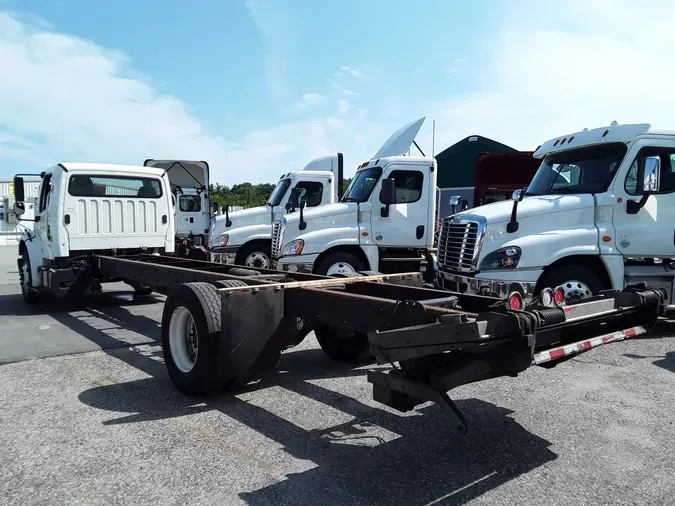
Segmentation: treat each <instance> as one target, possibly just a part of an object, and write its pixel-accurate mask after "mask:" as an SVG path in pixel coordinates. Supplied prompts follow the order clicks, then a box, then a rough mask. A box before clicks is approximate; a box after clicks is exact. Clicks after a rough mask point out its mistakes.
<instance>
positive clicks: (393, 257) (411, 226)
mask: <svg viewBox="0 0 675 506" xmlns="http://www.w3.org/2000/svg"><path fill="white" fill-rule="evenodd" d="M424 119H425V118H421V119H419V120H417V121H414V122H412V123H410V124H408V125H405V126H403V127H402V128H400V129H399V130H398V131H396V132H395V133H394V134H393V135H392V136H391V137H390V138H389V139H388V140H387V142H385V144H384V145H383V146H382V147H381V148H380V150H379V151H378V152H377V153H376V154H375V156H374V157H373V158H372V159H371V160H369V161H368V162H365V163H363V164H361V165H360V166H359V168H358V170H357V171H356V174H355V175H354V177H353V179H352V181H351V184H350V186H349V188H348V189H347V190H346V191H345V193H344V195H343V196H342V199H341V200H340V202H338V203H335V204H329V205H326V206H322V207H320V208H318V209H309V208H308V207H307V206H304V207H303V208H301V210H300V212H297V213H294V214H292V215H286V216H282V217H280V218H279V219H278V220H277V221H276V222H275V224H274V231H273V236H272V256H273V258H274V261H275V267H276V269H278V270H282V271H290V272H307V273H318V274H323V275H335V274H338V273H353V272H359V271H379V272H383V273H390V272H402V271H415V270H420V269H421V270H424V269H426V266H427V265H428V264H429V263H431V262H432V260H430V258H431V257H430V255H429V254H430V251H431V248H432V247H433V243H434V230H435V225H436V201H437V191H436V190H437V189H436V180H437V165H436V160H435V159H434V158H432V157H424V156H422V157H412V156H404V153H406V152H407V151H408V149H409V148H410V146H411V145H412V143H413V141H414V139H415V137H416V136H417V133H418V132H419V129H420V128H421V126H422V123H423V122H424Z"/></svg>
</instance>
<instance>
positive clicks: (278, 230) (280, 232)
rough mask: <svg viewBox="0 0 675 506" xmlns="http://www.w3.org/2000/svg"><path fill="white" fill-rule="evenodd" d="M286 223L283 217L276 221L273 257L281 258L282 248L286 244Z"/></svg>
mask: <svg viewBox="0 0 675 506" xmlns="http://www.w3.org/2000/svg"><path fill="white" fill-rule="evenodd" d="M283 241H284V224H283V221H282V219H281V218H279V219H278V220H277V221H275V222H274V227H273V228H272V258H279V257H280V256H281V248H283V246H284V244H283Z"/></svg>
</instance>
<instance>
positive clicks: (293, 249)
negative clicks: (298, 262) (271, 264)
mask: <svg viewBox="0 0 675 506" xmlns="http://www.w3.org/2000/svg"><path fill="white" fill-rule="evenodd" d="M304 247H305V241H303V240H302V239H296V240H295V241H291V242H289V243H288V244H287V245H286V246H284V249H282V250H281V256H286V255H299V254H300V253H302V248H304Z"/></svg>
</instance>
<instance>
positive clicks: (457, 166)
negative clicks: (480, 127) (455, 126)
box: [436, 135, 517, 188]
mask: <svg viewBox="0 0 675 506" xmlns="http://www.w3.org/2000/svg"><path fill="white" fill-rule="evenodd" d="M515 151H517V150H516V149H514V148H512V147H510V146H507V145H506V144H502V143H501V142H497V141H494V140H492V139H488V138H487V137H483V136H481V135H470V136H468V137H466V138H465V139H462V140H461V141H459V142H457V143H455V144H453V145H452V146H450V147H449V148H447V149H445V150H444V151H441V152H440V153H438V154H437V155H436V162H437V163H438V187H439V188H461V187H465V186H475V169H476V161H477V159H478V155H479V154H481V153H511V152H515Z"/></svg>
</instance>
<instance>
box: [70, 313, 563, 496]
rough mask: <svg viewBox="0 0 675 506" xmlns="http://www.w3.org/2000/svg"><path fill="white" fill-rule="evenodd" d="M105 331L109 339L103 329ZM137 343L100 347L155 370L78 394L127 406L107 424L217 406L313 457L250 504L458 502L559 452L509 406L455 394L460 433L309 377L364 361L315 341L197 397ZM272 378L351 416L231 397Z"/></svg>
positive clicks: (438, 414)
mask: <svg viewBox="0 0 675 506" xmlns="http://www.w3.org/2000/svg"><path fill="white" fill-rule="evenodd" d="M87 312H89V313H92V312H96V316H97V317H98V318H108V319H110V320H111V321H112V320H114V321H115V323H116V324H118V325H128V326H129V327H130V328H131V327H132V326H133V327H134V328H132V330H135V331H138V330H136V329H138V328H140V327H142V326H145V325H147V326H149V327H151V328H154V332H156V333H157V334H156V335H157V336H158V332H159V330H158V327H157V323H156V322H155V321H154V320H150V319H149V318H145V317H138V316H135V315H132V314H130V313H129V311H127V310H126V309H124V308H123V307H104V308H96V309H88V310H87ZM99 313H102V314H99ZM104 315H105V316H104ZM58 319H59V321H60V322H61V323H63V324H64V325H67V326H68V327H70V328H71V329H73V330H75V331H76V332H79V333H81V334H82V335H83V336H84V337H86V338H87V339H91V340H97V339H98V340H100V339H104V338H102V337H101V336H100V335H98V336H97V333H98V334H102V332H100V331H98V330H96V329H94V328H91V327H89V328H85V326H87V325H86V323H84V322H83V321H81V319H80V318H79V317H76V316H73V315H69V314H65V315H58ZM144 319H145V320H147V322H145V323H144V322H143V321H142V320H144ZM148 322H151V323H148ZM104 335H105V334H104ZM105 339H111V338H110V337H109V336H107V335H106V336H105ZM142 348H144V347H141V348H132V349H131V350H109V351H106V353H108V354H110V355H112V356H114V357H115V358H118V359H120V360H122V361H124V362H125V363H127V364H129V365H131V366H133V367H136V368H138V369H139V370H141V371H143V372H145V373H146V374H148V375H150V376H151V378H146V379H141V380H136V381H131V382H127V383H120V384H115V385H108V386H100V387H96V388H92V389H89V390H86V391H84V392H82V393H81V394H80V395H79V399H80V401H81V402H83V403H84V404H87V405H89V406H91V407H94V408H97V409H102V410H108V411H111V412H116V413H120V412H122V413H128V415H123V416H122V417H116V418H114V419H111V420H108V421H106V422H105V424H106V425H115V424H124V423H135V422H141V421H150V420H162V419H171V418H175V417H182V416H185V415H189V414H195V413H200V412H204V411H213V410H216V411H220V412H222V413H223V414H225V415H226V416H228V417H230V418H232V419H234V420H237V421H238V422H240V423H242V424H244V425H246V426H248V427H250V428H251V429H253V430H254V431H256V432H259V433H260V434H263V435H264V436H266V437H267V438H270V439H272V440H274V441H276V442H277V443H279V444H281V445H282V446H283V447H284V450H285V451H286V452H288V453H289V454H291V455H293V456H294V457H296V458H298V459H303V460H309V461H311V462H313V463H315V464H316V466H317V467H315V468H313V469H310V470H308V471H304V472H301V473H296V474H289V475H287V476H286V478H287V479H286V480H283V481H281V482H278V483H276V484H274V485H271V486H269V487H265V488H263V489H260V490H257V491H254V492H246V493H241V494H240V497H241V498H242V500H244V501H246V502H247V503H249V504H280V503H288V502H291V503H293V504H307V505H317V504H341V505H342V504H345V505H347V504H363V503H365V504H392V503H396V504H420V505H422V504H428V503H430V502H433V503H434V504H463V503H465V502H467V501H469V500H471V499H473V498H476V497H478V496H480V495H481V494H483V493H485V492H487V491H489V490H491V489H493V488H495V487H498V486H500V485H501V484H503V483H505V482H507V481H509V480H511V479H513V478H515V477H517V476H518V475H521V474H523V473H527V472H529V471H531V470H533V469H535V468H537V467H539V466H541V465H543V464H545V463H546V462H549V461H551V460H554V459H555V458H557V456H556V454H555V453H554V452H552V451H551V450H550V449H549V446H550V443H549V442H548V441H546V440H544V439H542V438H539V437H538V436H535V435H533V434H531V433H530V432H528V431H527V430H526V429H524V428H523V427H522V426H520V425H519V424H518V423H516V422H515V421H513V420H512V419H511V418H509V417H508V415H509V414H510V413H511V411H509V410H507V409H505V408H501V407H498V406H495V405H494V404H491V403H488V402H484V401H481V400H478V399H467V400H460V401H457V404H458V406H459V407H460V409H462V410H463V411H464V412H465V414H466V416H467V419H468V421H469V423H470V432H469V434H468V435H467V436H460V435H457V434H456V433H454V432H453V430H452V428H451V425H450V422H449V420H448V419H447V418H446V416H445V415H444V414H443V412H442V411H441V409H440V408H439V407H438V406H436V405H431V406H429V407H425V408H423V409H419V410H417V411H416V414H417V415H418V416H403V415H400V414H397V413H392V412H390V411H387V410H385V409H382V408H374V407H371V406H369V405H366V404H364V403H362V402H360V401H358V400H356V399H354V398H352V397H349V396H346V395H343V394H341V393H339V392H335V391H333V390H329V389H326V388H322V387H320V386H318V385H316V384H314V383H312V382H310V381H311V380H317V379H328V378H343V377H350V376H361V377H363V381H364V382H365V381H366V379H365V371H364V370H358V369H352V368H349V367H346V366H344V365H341V364H337V363H335V362H333V361H331V360H330V359H328V358H327V357H326V356H325V355H324V354H323V352H322V351H321V350H317V349H312V350H300V351H295V352H293V351H291V352H287V353H285V354H283V355H282V360H281V362H280V366H279V370H278V371H277V372H276V373H274V372H272V373H270V374H269V375H268V376H267V377H265V378H264V379H262V380H261V381H259V382H256V383H253V384H248V385H245V386H244V387H243V388H241V389H240V390H238V391H236V392H234V393H233V395H228V394H225V393H223V394H221V395H218V396H213V397H210V398H205V399H194V398H189V397H186V396H183V395H181V394H180V393H178V392H177V391H176V390H175V389H174V387H173V385H172V384H171V382H170V380H169V378H168V376H167V374H166V370H165V367H164V364H163V361H162V359H161V352H160V351H159V350H157V348H156V347H153V349H151V350H144V349H142ZM145 348H147V347H145ZM285 371H288V372H285ZM158 383H159V384H158ZM273 385H275V386H279V387H282V388H285V389H288V390H290V391H293V392H296V393H298V394H300V395H303V396H305V397H307V398H310V399H313V400H314V401H317V402H318V403H320V404H324V405H326V406H330V407H332V408H334V409H337V410H339V411H341V412H343V413H347V414H349V415H351V416H353V417H354V418H353V419H352V420H350V421H349V422H347V423H343V424H340V425H336V426H333V427H330V428H328V429H323V430H306V429H304V428H301V427H299V426H297V425H295V424H294V423H292V422H289V421H288V420H285V419H284V418H281V417H279V416H277V415H275V414H273V413H271V412H270V411H267V410H265V409H263V408H261V407H258V406H255V405H253V404H252V403H248V402H246V401H244V400H241V399H240V398H238V397H237V396H239V395H241V394H244V393H248V392H252V391H256V390H260V389H262V388H265V387H268V386H273ZM383 434H384V435H383Z"/></svg>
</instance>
